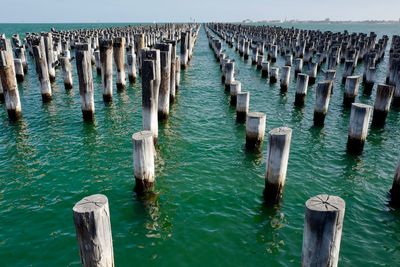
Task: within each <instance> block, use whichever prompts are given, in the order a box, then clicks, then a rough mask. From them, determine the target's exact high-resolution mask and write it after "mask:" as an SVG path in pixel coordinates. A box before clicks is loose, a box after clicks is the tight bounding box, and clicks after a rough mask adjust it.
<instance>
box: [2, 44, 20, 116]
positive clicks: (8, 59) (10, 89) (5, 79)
mask: <svg viewBox="0 0 400 267" xmlns="http://www.w3.org/2000/svg"><path fill="white" fill-rule="evenodd" d="M6 42H8V40H6ZM7 48H8V49H7ZM7 48H6V49H7V50H3V51H0V83H1V87H2V89H3V94H4V100H5V103H6V109H7V113H8V118H9V119H10V120H17V119H19V118H20V116H21V110H22V109H21V101H20V99H19V91H18V85H17V80H16V77H15V72H14V66H13V64H14V60H13V55H12V51H10V50H11V47H10V46H9V47H7Z"/></svg>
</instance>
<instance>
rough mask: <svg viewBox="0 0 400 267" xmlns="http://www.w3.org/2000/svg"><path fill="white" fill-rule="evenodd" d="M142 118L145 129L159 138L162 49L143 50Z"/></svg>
mask: <svg viewBox="0 0 400 267" xmlns="http://www.w3.org/2000/svg"><path fill="white" fill-rule="evenodd" d="M141 57H142V64H143V66H142V119H143V129H144V130H149V131H151V132H152V134H153V140H154V144H156V143H157V140H158V94H159V88H160V82H161V67H160V50H158V49H151V50H142V55H141Z"/></svg>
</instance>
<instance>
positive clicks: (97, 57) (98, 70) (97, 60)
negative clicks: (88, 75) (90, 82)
mask: <svg viewBox="0 0 400 267" xmlns="http://www.w3.org/2000/svg"><path fill="white" fill-rule="evenodd" d="M93 54H94V60H95V63H96V64H95V65H96V73H97V75H101V62H100V51H99V50H96V51H94V53H93Z"/></svg>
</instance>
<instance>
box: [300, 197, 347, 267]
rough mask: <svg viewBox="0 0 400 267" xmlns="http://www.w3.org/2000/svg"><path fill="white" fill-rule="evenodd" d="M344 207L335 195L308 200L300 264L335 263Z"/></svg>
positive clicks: (323, 265)
mask: <svg viewBox="0 0 400 267" xmlns="http://www.w3.org/2000/svg"><path fill="white" fill-rule="evenodd" d="M345 206H346V205H345V202H344V200H343V199H341V198H340V197H337V196H329V195H318V196H315V197H312V198H310V199H309V200H307V202H306V209H305V218H304V232H303V250H302V256H301V266H303V267H326V266H329V267H336V266H337V265H338V261H339V250H340V241H341V239H342V229H343V219H344V212H345Z"/></svg>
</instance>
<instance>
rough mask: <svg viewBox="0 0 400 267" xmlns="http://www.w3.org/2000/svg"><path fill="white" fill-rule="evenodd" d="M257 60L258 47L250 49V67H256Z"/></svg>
mask: <svg viewBox="0 0 400 267" xmlns="http://www.w3.org/2000/svg"><path fill="white" fill-rule="evenodd" d="M257 59H258V47H257V46H255V47H253V49H252V55H251V64H252V65H256V64H257Z"/></svg>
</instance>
